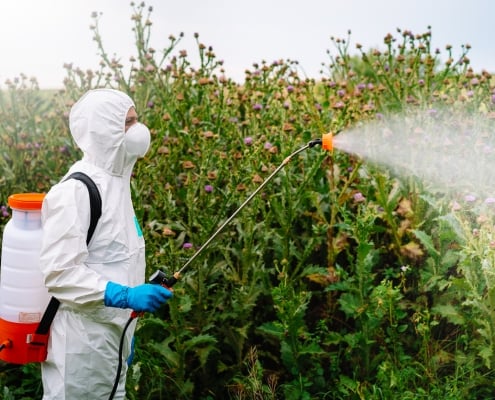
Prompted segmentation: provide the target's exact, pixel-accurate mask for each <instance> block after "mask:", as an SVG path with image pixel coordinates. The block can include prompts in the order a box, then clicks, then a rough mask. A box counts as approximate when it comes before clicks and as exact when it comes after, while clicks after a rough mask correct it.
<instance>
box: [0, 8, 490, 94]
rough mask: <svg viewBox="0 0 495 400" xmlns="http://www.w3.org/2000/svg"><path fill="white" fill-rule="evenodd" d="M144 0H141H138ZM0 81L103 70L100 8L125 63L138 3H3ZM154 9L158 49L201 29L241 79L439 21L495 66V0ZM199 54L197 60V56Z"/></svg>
mask: <svg viewBox="0 0 495 400" xmlns="http://www.w3.org/2000/svg"><path fill="white" fill-rule="evenodd" d="M137 1H139V0H137ZM0 5H1V13H0V38H1V39H0V54H1V62H0V88H2V87H3V86H4V82H5V80H6V79H9V78H10V79H12V78H14V77H16V76H19V74H20V73H24V74H26V75H27V76H29V77H32V76H34V77H36V78H37V79H38V82H39V84H40V86H41V87H42V88H53V87H61V86H62V82H63V78H64V76H65V70H64V68H63V64H64V63H72V64H73V65H74V66H75V67H80V68H82V69H93V70H96V69H97V67H98V61H99V57H98V55H97V49H96V45H95V43H94V42H93V41H92V32H91V30H90V29H89V26H90V24H91V23H92V19H91V13H92V12H93V11H97V12H101V13H102V16H101V19H100V21H101V22H100V27H101V33H102V36H103V40H104V43H105V46H106V49H107V51H108V53H110V55H113V54H116V55H117V56H118V57H120V58H121V60H122V61H123V63H124V64H126V63H128V60H129V57H130V56H132V55H133V54H135V51H134V41H133V40H134V39H133V32H132V30H131V27H132V21H131V19H130V17H131V15H132V8H131V6H130V0H15V1H14V0H0ZM146 5H147V6H153V9H154V11H153V13H152V17H151V19H152V22H153V28H152V36H151V43H152V45H153V47H154V48H155V49H156V50H157V51H159V50H160V49H162V48H163V47H165V46H166V45H167V44H168V36H169V35H170V34H173V35H175V36H178V35H179V33H180V32H184V34H185V38H184V39H183V41H182V42H181V44H180V45H179V47H178V50H181V49H186V50H188V53H189V54H192V53H193V52H194V50H195V49H196V46H195V44H194V38H193V35H194V33H195V32H197V33H199V35H200V41H201V42H202V43H203V44H205V45H207V46H212V47H213V49H214V52H215V54H216V55H217V58H218V59H221V60H224V68H225V70H226V75H227V76H230V77H232V78H234V79H238V80H240V79H242V77H243V76H244V75H243V71H244V70H245V69H252V64H253V63H255V62H260V61H261V60H266V61H268V62H271V61H274V60H278V59H291V60H297V61H298V62H299V64H300V65H301V67H302V68H303V70H304V73H305V74H306V75H307V76H309V77H312V78H318V77H319V76H320V75H319V70H320V69H321V64H322V63H328V55H327V50H330V52H332V53H333V54H335V53H334V50H335V49H334V47H333V45H332V43H331V41H330V37H331V36H335V37H346V33H347V31H348V30H351V31H352V35H351V46H350V48H351V49H352V50H353V51H354V49H355V44H356V43H360V44H362V45H363V46H364V47H365V49H366V48H370V47H378V48H384V46H383V38H384V36H385V35H386V34H387V33H392V34H393V35H394V36H396V35H397V33H396V29H397V28H401V29H403V30H405V29H408V30H411V31H412V32H413V33H423V32H425V31H426V30H427V27H428V26H429V25H431V27H432V32H433V45H434V47H438V48H439V49H440V50H441V51H442V53H443V54H446V53H445V51H444V49H445V45H447V44H450V45H452V46H453V49H454V54H455V55H458V54H460V53H461V45H463V44H470V45H471V46H472V49H471V51H470V53H469V58H470V59H471V62H472V65H473V67H474V68H475V70H479V71H481V69H486V70H488V71H490V72H495V51H494V45H493V42H494V40H495V35H494V33H495V24H494V23H493V18H494V16H495V0H470V1H465V0H412V1H411V0H408V1H406V0H250V1H244V0H243V1H238V0H148V1H146ZM191 60H192V61H194V58H193V56H191Z"/></svg>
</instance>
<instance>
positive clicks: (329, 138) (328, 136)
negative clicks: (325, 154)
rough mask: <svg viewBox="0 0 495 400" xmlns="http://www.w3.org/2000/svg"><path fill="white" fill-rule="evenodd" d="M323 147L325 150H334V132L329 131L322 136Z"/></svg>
mask: <svg viewBox="0 0 495 400" xmlns="http://www.w3.org/2000/svg"><path fill="white" fill-rule="evenodd" d="M321 147H322V149H323V150H328V151H332V150H333V134H332V132H328V133H325V134H323V135H322V137H321Z"/></svg>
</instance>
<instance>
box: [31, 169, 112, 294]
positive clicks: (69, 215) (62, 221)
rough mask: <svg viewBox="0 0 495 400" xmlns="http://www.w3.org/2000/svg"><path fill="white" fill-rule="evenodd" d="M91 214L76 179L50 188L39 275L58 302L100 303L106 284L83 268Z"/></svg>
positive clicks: (45, 203)
mask: <svg viewBox="0 0 495 400" xmlns="http://www.w3.org/2000/svg"><path fill="white" fill-rule="evenodd" d="M90 212H91V210H90V202H89V194H88V188H87V187H86V185H85V184H84V183H82V182H80V181H78V180H75V179H69V180H67V181H64V182H62V183H59V184H57V185H55V186H53V187H52V189H51V190H50V191H49V192H48V193H47V195H46V196H45V199H44V201H43V206H42V211H41V220H42V226H43V240H42V245H41V253H40V266H41V272H42V273H43V276H44V280H45V286H46V287H47V288H48V291H49V293H50V294H51V295H52V296H55V297H56V298H57V299H58V300H60V301H65V302H72V303H76V304H87V303H92V302H101V301H103V298H104V293H105V288H106V284H107V280H106V279H104V278H102V277H101V276H100V275H99V274H98V273H97V272H96V271H93V270H92V269H90V268H88V267H87V266H86V265H85V260H86V258H87V256H88V248H87V245H86V237H87V234H88V228H89V223H90Z"/></svg>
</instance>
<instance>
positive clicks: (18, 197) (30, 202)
mask: <svg viewBox="0 0 495 400" xmlns="http://www.w3.org/2000/svg"><path fill="white" fill-rule="evenodd" d="M44 198H45V193H16V194H12V195H10V196H9V199H8V203H9V206H10V207H11V208H15V209H16V210H41V203H43V199H44Z"/></svg>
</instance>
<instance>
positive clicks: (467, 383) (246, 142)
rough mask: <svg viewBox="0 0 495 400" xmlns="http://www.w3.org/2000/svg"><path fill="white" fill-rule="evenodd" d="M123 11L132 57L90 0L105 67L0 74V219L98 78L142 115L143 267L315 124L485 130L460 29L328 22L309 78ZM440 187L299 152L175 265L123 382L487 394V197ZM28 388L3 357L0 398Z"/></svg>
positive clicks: (490, 88)
mask: <svg viewBox="0 0 495 400" xmlns="http://www.w3.org/2000/svg"><path fill="white" fill-rule="evenodd" d="M132 19H133V21H134V24H135V26H134V32H135V39H136V42H135V45H136V47H135V52H136V53H135V56H134V57H133V59H132V60H122V59H117V58H113V57H111V56H110V55H109V54H108V53H107V52H106V50H105V46H104V40H103V38H102V37H101V36H100V34H99V25H98V24H99V21H98V16H97V15H95V16H94V24H93V27H92V29H93V31H94V38H95V44H96V46H97V47H98V49H99V52H100V53H101V59H102V62H101V68H100V69H99V70H97V71H83V70H81V69H79V68H77V67H75V66H73V65H66V78H65V80H64V82H63V88H62V89H61V90H58V91H55V92H51V93H46V92H45V91H43V90H40V89H39V88H38V85H37V82H36V80H32V79H28V78H27V77H24V76H20V77H19V78H13V79H12V80H10V81H8V82H7V83H6V87H5V88H4V90H2V91H1V92H0V153H1V156H0V172H1V173H0V206H1V210H0V225H1V226H2V227H3V226H4V225H5V223H7V221H8V220H9V218H10V210H9V209H8V207H7V206H6V205H7V198H8V196H9V195H10V194H12V193H18V192H30V191H34V192H46V191H48V190H49V188H50V186H51V185H53V184H55V183H56V182H57V181H58V180H59V179H60V178H61V177H62V176H63V175H64V174H65V172H66V171H67V168H68V166H69V165H70V164H72V163H73V162H74V161H75V160H77V159H78V158H79V157H80V153H79V151H78V150H77V148H76V147H75V146H74V143H73V141H72V139H71V136H70V133H69V130H68V112H69V110H70V107H71V105H72V104H73V103H74V102H75V101H76V100H77V99H78V98H79V97H80V96H81V94H82V93H84V92H85V91H86V90H88V89H91V88H95V87H102V86H105V87H113V88H118V89H121V90H124V91H126V92H127V93H129V94H130V95H131V96H132V97H133V99H134V100H135V102H136V106H137V109H138V112H139V114H140V119H141V120H142V122H144V123H145V124H147V125H148V126H149V127H150V129H151V131H152V147H151V149H150V151H149V153H148V154H147V156H146V157H145V158H144V159H142V160H140V161H139V162H138V164H137V166H136V168H135V174H134V179H133V181H132V193H133V198H134V201H135V207H136V213H137V216H138V219H139V220H140V221H141V224H142V226H143V228H144V229H143V230H144V234H145V237H146V241H147V263H148V267H147V268H148V274H151V273H152V272H154V271H155V270H156V269H158V268H160V269H162V270H164V271H165V272H166V273H167V274H172V273H173V272H175V271H177V270H178V269H179V268H180V267H181V266H182V265H183V264H184V263H185V262H186V261H187V260H188V259H189V257H190V256H191V255H192V254H193V253H194V251H195V249H197V248H198V247H199V246H201V245H202V244H203V243H204V242H205V241H206V240H207V239H208V238H209V237H210V235H211V234H212V233H213V232H214V231H215V230H216V228H218V226H219V225H220V224H221V223H222V222H223V221H225V219H226V218H228V217H229V216H230V215H231V214H232V213H233V212H234V211H235V210H236V209H237V207H238V206H239V205H240V204H241V203H242V202H243V201H244V200H245V199H246V198H247V196H249V194H250V193H252V192H253V191H254V190H256V188H257V187H258V186H259V185H260V184H261V183H262V182H263V181H264V180H265V179H266V178H267V176H269V174H270V173H271V172H272V171H273V170H274V169H275V168H276V167H277V166H278V165H280V163H282V162H283V160H284V159H285V157H287V156H288V155H289V154H291V153H292V152H293V151H295V150H296V149H298V148H299V147H301V146H303V145H305V144H306V143H307V142H308V141H309V140H311V139H313V138H318V137H321V135H322V134H324V133H327V132H329V131H333V132H337V131H340V130H343V131H345V130H346V129H347V128H350V127H353V126H356V125H358V124H365V123H367V122H368V121H376V120H377V119H380V118H382V117H383V116H384V115H387V114H389V113H407V112H410V110H414V112H416V113H424V114H425V115H430V114H433V112H432V110H433V111H435V110H436V111H441V110H444V109H449V110H450V111H452V112H453V113H454V114H455V113H456V112H457V111H459V112H461V111H462V112H463V113H464V112H469V113H471V115H476V118H479V119H481V120H483V121H484V123H485V124H486V126H487V132H488V134H493V133H494V130H493V128H492V129H490V127H492V126H493V118H494V115H495V114H494V108H495V88H494V85H493V81H492V77H491V75H490V73H488V72H486V71H473V70H472V68H471V67H470V60H469V58H468V53H469V46H468V45H466V46H464V47H462V48H461V49H460V51H459V53H460V54H457V52H456V50H455V49H452V47H451V46H449V45H447V46H445V48H444V49H442V50H437V49H434V48H431V39H432V31H431V30H430V28H427V30H426V31H425V32H424V33H419V34H418V33H413V32H410V31H406V30H397V31H396V32H394V34H386V35H385V37H384V41H383V44H382V47H381V48H377V49H364V48H363V47H362V46H360V45H359V43H357V44H356V45H355V46H353V47H352V49H351V36H350V35H349V37H346V38H332V39H331V42H330V43H329V44H330V46H331V50H329V51H328V61H327V62H325V63H324V65H322V73H321V76H319V77H306V76H303V75H302V74H301V73H300V72H299V70H298V64H297V62H294V61H291V60H275V61H274V60H269V61H260V62H258V63H256V64H253V65H252V66H249V67H248V68H246V72H245V80H244V81H243V82H242V83H239V82H235V81H233V80H232V79H230V78H229V74H228V71H225V70H224V69H223V65H222V62H221V61H220V60H219V58H218V57H217V55H216V54H215V52H214V50H213V48H212V47H209V46H207V45H204V44H203V43H202V42H201V40H200V36H199V35H198V34H196V35H195V37H196V40H197V52H198V55H199V58H198V60H199V61H198V64H193V63H192V62H191V61H190V56H189V55H188V54H187V53H186V52H185V51H183V50H180V43H181V38H182V34H178V35H176V36H170V37H169V38H168V41H167V42H166V43H163V48H160V49H153V48H151V47H150V45H149V38H150V35H151V33H152V26H153V25H152V22H151V21H152V11H151V10H149V9H148V8H147V6H146V5H144V4H136V5H133V8H132ZM351 50H352V51H351ZM355 50H357V51H355ZM350 53H353V55H351V54H350ZM405 145H406V144H405ZM452 204H453V203H452V199H451V198H449V197H448V196H444V195H442V194H441V193H440V192H438V191H436V190H434V188H431V187H428V186H427V185H425V184H424V183H423V182H421V181H419V180H417V179H414V178H413V177H400V176H394V175H393V174H390V173H389V172H388V171H387V170H386V169H384V168H381V167H379V166H375V165H371V164H368V163H366V162H363V161H362V160H360V159H359V157H357V156H354V155H349V154H345V153H343V152H340V151H338V150H336V151H334V152H333V153H328V152H324V151H322V150H320V148H319V147H315V148H312V149H308V150H306V151H304V152H301V153H300V154H298V155H297V157H295V158H294V159H293V160H292V161H291V162H290V163H289V164H288V165H287V166H286V167H285V168H284V169H283V171H282V172H281V173H280V174H278V175H277V176H276V178H274V179H273V181H272V182H270V184H269V185H267V186H266V188H265V189H264V190H263V192H262V193H260V195H259V196H257V197H255V198H254V199H253V200H252V201H251V202H250V203H249V205H248V206H247V207H246V208H245V209H244V210H243V211H242V212H241V213H240V214H239V215H238V216H237V217H236V218H235V219H234V220H233V221H232V223H231V224H230V225H229V226H227V227H226V228H225V230H224V231H223V232H222V233H221V235H220V236H219V237H218V238H217V240H215V241H214V242H212V243H211V245H210V246H209V247H208V248H207V250H206V251H205V252H204V253H203V254H202V255H201V256H200V257H199V258H198V259H197V260H196V261H195V262H194V263H193V264H192V265H191V266H190V268H189V269H188V270H187V271H185V273H184V274H183V276H182V278H181V280H180V281H179V282H178V283H177V285H176V286H175V287H174V289H175V296H174V298H173V300H172V301H170V302H169V304H168V305H167V306H166V307H164V308H163V309H161V310H160V311H159V312H157V313H155V314H147V315H145V316H144V317H143V318H141V319H140V321H139V324H138V329H137V334H136V356H135V358H134V363H133V365H132V367H131V369H130V371H129V374H128V382H127V386H128V398H129V399H139V400H145V399H150V400H152V399H169V398H173V399H193V398H194V399H204V400H206V399H239V400H241V399H288V400H291V399H335V400H336V399H366V400H370V399H399V398H400V399H403V400H406V399H439V398H442V399H449V400H461V399H462V400H466V399H473V400H474V399H490V398H495V384H494V381H495V375H494V372H493V367H494V363H495V278H494V277H495V265H494V260H495V245H494V243H495V242H494V240H495V236H494V235H495V232H494V230H495V229H494V221H493V216H492V214H491V212H490V210H489V209H488V210H487V207H486V204H485V203H483V200H482V199H481V200H479V199H474V198H468V199H467V198H466V199H464V198H462V199H457V202H456V203H455V205H456V206H455V207H452ZM116 357H117V355H116ZM114 372H115V371H102V373H107V374H112V373H114ZM41 391H42V390H41V385H40V377H39V365H27V366H21V367H20V366H15V365H8V364H5V363H0V398H3V399H8V400H12V399H16V400H17V399H40V398H41Z"/></svg>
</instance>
